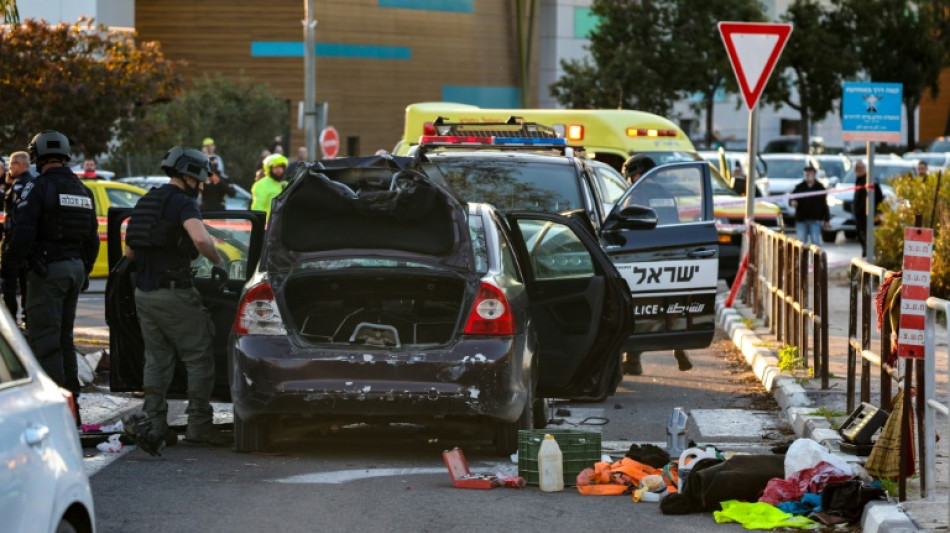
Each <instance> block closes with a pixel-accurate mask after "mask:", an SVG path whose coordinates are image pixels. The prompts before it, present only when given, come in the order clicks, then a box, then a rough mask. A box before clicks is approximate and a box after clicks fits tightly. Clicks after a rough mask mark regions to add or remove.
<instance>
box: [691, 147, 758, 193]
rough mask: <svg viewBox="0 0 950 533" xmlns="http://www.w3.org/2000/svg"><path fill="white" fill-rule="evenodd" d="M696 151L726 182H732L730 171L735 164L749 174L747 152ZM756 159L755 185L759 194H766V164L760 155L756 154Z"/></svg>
mask: <svg viewBox="0 0 950 533" xmlns="http://www.w3.org/2000/svg"><path fill="white" fill-rule="evenodd" d="M698 153H699V155H701V156H702V157H703V159H705V160H706V161H709V164H710V165H712V166H713V168H715V169H716V171H718V172H719V175H720V176H722V177H723V178H724V179H725V180H726V182H727V183H730V184H731V183H732V172H733V170H734V169H735V168H736V164H738V165H739V166H741V168H742V172H743V173H745V175H746V176H748V175H749V154H748V153H746V152H728V151H723V152H722V153H720V152H719V151H717V150H701V151H699V152H698ZM722 159H725V164H726V168H723V161H722ZM756 159H757V161H756V165H755V186H756V187H758V189H759V195H761V196H768V195H769V173H768V165H766V163H765V161H763V160H762V157H761V156H757V157H756Z"/></svg>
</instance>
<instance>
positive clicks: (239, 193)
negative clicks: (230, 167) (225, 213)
mask: <svg viewBox="0 0 950 533" xmlns="http://www.w3.org/2000/svg"><path fill="white" fill-rule="evenodd" d="M168 179H169V178H168V176H132V177H128V178H120V179H119V181H120V182H122V183H128V184H131V185H135V186H137V187H141V188H143V189H145V190H148V189H152V188H155V187H161V186H162V185H164V184H166V183H168ZM232 185H234V192H235V194H234V196H226V197H225V198H224V208H225V209H228V210H244V209H247V208H248V206H250V205H251V193H250V192H248V191H247V189H245V188H243V187H241V186H240V185H238V184H236V183H232ZM199 203H200V202H199Z"/></svg>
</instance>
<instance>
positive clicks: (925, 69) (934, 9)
mask: <svg viewBox="0 0 950 533" xmlns="http://www.w3.org/2000/svg"><path fill="white" fill-rule="evenodd" d="M835 2H836V4H838V5H839V6H840V14H841V20H842V21H843V22H844V23H845V24H846V28H847V30H846V32H847V34H849V35H850V36H851V38H852V39H853V42H854V44H855V46H856V48H857V50H858V57H859V60H860V67H861V70H862V71H864V73H865V75H866V77H867V78H868V79H869V80H870V81H880V82H897V83H901V84H903V87H904V92H903V98H904V106H905V108H906V109H907V113H908V117H909V120H910V123H909V125H908V128H907V149H908V150H912V149H914V146H915V144H916V139H915V137H914V136H915V133H916V127H915V123H914V118H913V117H914V110H915V109H916V108H917V106H918V105H919V104H920V101H921V99H922V98H923V95H924V92H925V91H927V90H928V89H929V90H931V91H933V94H934V95H936V93H937V91H938V90H939V85H938V83H937V82H938V79H939V76H940V71H941V69H942V68H943V66H944V65H945V64H946V61H947V56H948V48H947V43H946V40H947V39H948V37H950V36H948V34H947V33H946V32H947V29H946V28H947V27H948V20H950V10H948V5H947V2H946V0H835Z"/></svg>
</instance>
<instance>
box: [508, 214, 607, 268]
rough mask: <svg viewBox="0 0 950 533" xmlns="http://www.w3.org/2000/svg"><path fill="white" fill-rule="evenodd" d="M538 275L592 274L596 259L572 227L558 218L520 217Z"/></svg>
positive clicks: (532, 264)
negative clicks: (552, 219) (555, 220)
mask: <svg viewBox="0 0 950 533" xmlns="http://www.w3.org/2000/svg"><path fill="white" fill-rule="evenodd" d="M518 227H519V228H520V229H521V233H522V236H523V237H524V241H525V246H526V247H527V250H528V258H529V259H530V261H531V271H532V272H533V273H534V277H535V279H538V280H550V279H562V278H589V277H592V276H593V275H594V261H593V259H592V258H591V256H590V252H589V251H588V250H587V247H586V246H584V243H583V241H581V240H580V238H579V237H578V236H577V234H575V233H574V232H573V231H572V230H571V228H570V227H568V226H565V225H564V224H559V223H557V222H548V221H544V220H530V219H524V220H519V221H518Z"/></svg>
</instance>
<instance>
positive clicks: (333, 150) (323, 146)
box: [320, 126, 340, 159]
mask: <svg viewBox="0 0 950 533" xmlns="http://www.w3.org/2000/svg"><path fill="white" fill-rule="evenodd" d="M320 150H321V151H323V157H326V158H327V159H333V158H334V157H336V156H337V155H339V154H340V134H339V133H337V131H336V128H334V127H333V126H327V128H326V129H325V130H323V131H321V132H320Z"/></svg>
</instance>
